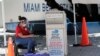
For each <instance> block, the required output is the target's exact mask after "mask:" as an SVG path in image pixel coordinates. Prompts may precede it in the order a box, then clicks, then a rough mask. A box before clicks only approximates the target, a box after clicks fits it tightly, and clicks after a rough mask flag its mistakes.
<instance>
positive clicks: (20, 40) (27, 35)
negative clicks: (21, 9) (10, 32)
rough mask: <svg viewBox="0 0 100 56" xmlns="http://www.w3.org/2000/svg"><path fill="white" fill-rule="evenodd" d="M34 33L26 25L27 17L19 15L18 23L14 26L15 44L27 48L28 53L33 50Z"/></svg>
mask: <svg viewBox="0 0 100 56" xmlns="http://www.w3.org/2000/svg"><path fill="white" fill-rule="evenodd" d="M33 36H34V34H32V33H31V32H30V30H29V28H28V27H27V19H26V18H25V17H21V16H19V24H18V25H17V27H16V39H15V43H16V45H23V46H26V47H27V49H28V53H34V52H35V41H34V40H33V39H34V38H32V37H33Z"/></svg>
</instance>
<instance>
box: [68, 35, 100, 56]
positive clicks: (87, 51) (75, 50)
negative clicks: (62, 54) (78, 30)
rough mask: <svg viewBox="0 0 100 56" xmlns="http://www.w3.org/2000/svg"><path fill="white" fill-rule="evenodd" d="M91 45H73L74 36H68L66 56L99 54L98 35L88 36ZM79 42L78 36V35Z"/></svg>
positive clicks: (96, 55) (97, 55) (95, 55)
mask: <svg viewBox="0 0 100 56" xmlns="http://www.w3.org/2000/svg"><path fill="white" fill-rule="evenodd" d="M90 40H91V42H92V44H93V45H92V46H87V47H73V46H71V45H72V44H73V43H74V36H68V45H69V47H68V56H100V37H92V38H90ZM78 43H80V37H78Z"/></svg>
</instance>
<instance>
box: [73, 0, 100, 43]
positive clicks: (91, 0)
mask: <svg viewBox="0 0 100 56" xmlns="http://www.w3.org/2000/svg"><path fill="white" fill-rule="evenodd" d="M72 3H73V12H74V29H75V44H77V34H76V16H75V14H76V13H75V4H77V3H81V4H100V0H72Z"/></svg>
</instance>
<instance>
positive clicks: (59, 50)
mask: <svg viewBox="0 0 100 56" xmlns="http://www.w3.org/2000/svg"><path fill="white" fill-rule="evenodd" d="M45 25H46V44H47V48H48V52H49V55H50V56H67V53H68V49H67V22H66V15H65V13H64V11H58V10H56V11H48V12H46V18H45Z"/></svg>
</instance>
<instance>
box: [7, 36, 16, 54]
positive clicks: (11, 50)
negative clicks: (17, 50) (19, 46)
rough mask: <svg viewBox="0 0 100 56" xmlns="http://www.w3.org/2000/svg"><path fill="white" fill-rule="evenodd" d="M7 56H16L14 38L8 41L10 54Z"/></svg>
mask: <svg viewBox="0 0 100 56" xmlns="http://www.w3.org/2000/svg"><path fill="white" fill-rule="evenodd" d="M7 56H15V55H14V45H13V41H12V38H11V37H9V39H8V54H7Z"/></svg>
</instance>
